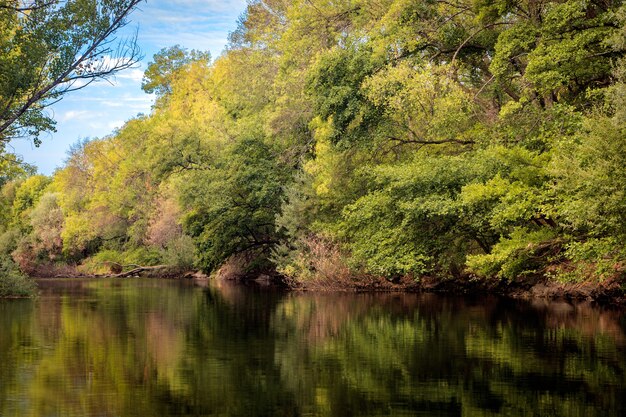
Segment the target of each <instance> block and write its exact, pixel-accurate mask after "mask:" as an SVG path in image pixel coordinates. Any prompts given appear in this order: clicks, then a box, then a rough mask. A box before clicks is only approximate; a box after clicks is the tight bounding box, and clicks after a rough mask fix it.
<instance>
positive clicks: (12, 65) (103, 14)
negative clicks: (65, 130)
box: [0, 0, 141, 144]
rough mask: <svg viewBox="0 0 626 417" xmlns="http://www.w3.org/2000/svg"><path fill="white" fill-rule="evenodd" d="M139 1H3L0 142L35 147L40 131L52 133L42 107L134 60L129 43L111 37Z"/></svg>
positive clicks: (0, 12) (0, 21)
mask: <svg viewBox="0 0 626 417" xmlns="http://www.w3.org/2000/svg"><path fill="white" fill-rule="evenodd" d="M140 2H141V0H107V1H93V0H69V1H45V2H42V1H23V2H21V1H20V2H18V1H3V3H2V7H0V51H2V53H0V102H2V103H3V105H2V110H1V111H0V143H5V142H7V141H8V140H9V139H10V138H12V137H16V136H31V137H33V138H34V141H35V144H38V143H39V139H38V135H39V133H40V132H42V131H47V130H48V131H49V130H53V129H54V120H53V119H52V118H51V117H50V116H49V115H47V114H46V113H45V112H44V111H43V109H44V108H45V107H46V106H47V105H49V104H51V103H52V102H54V101H56V100H59V99H60V98H62V97H63V95H64V94H66V93H68V92H70V91H75V90H78V89H81V88H83V87H84V86H85V85H86V84H89V83H91V82H93V81H95V80H100V79H107V78H109V77H111V76H112V75H114V74H115V73H117V72H118V71H120V70H123V69H126V68H129V67H132V66H133V65H134V64H135V63H136V62H137V61H138V59H139V58H140V57H139V55H140V53H139V50H138V48H137V45H136V44H135V42H134V40H133V39H127V40H119V41H116V39H115V34H116V32H118V31H119V29H121V28H122V27H124V26H125V25H126V23H127V20H126V19H127V17H128V15H129V14H130V13H131V12H132V11H133V10H134V9H135V8H136V7H137V6H138V4H139V3H140ZM116 43H117V45H116ZM85 83H86V84H85Z"/></svg>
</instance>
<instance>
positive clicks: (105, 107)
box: [8, 0, 246, 175]
mask: <svg viewBox="0 0 626 417" xmlns="http://www.w3.org/2000/svg"><path fill="white" fill-rule="evenodd" d="M245 8H246V0H223V1H222V0H147V1H146V2H143V3H141V5H140V7H139V9H137V10H135V11H134V12H133V13H132V14H131V15H130V16H129V24H128V25H127V26H126V27H125V28H124V29H123V31H121V32H119V33H118V35H117V36H118V38H120V37H124V36H132V35H133V34H134V33H135V31H137V42H138V44H139V46H140V48H141V50H142V54H143V55H144V58H143V60H142V61H141V62H140V63H139V65H138V66H137V67H136V68H132V69H128V70H126V71H123V72H120V73H118V74H117V76H116V77H115V78H114V79H110V80H109V81H110V82H106V81H101V82H98V83H93V84H91V85H89V86H87V87H86V88H84V89H82V90H79V91H76V92H73V93H69V94H67V95H66V96H64V98H63V99H62V100H61V101H60V102H58V103H56V104H54V105H53V106H51V107H49V108H48V112H49V113H50V115H51V116H52V117H53V118H54V119H55V120H56V122H57V125H56V130H57V131H56V132H50V133H44V134H42V135H41V136H40V139H41V140H42V144H41V145H40V146H39V147H38V148H36V147H35V146H34V145H33V143H32V141H31V140H29V139H17V140H14V141H12V142H11V143H10V144H9V148H8V150H10V151H13V152H15V153H16V154H18V155H21V156H22V157H23V158H24V161H25V162H28V163H30V164H33V165H35V166H37V167H38V170H39V172H40V173H42V174H45V175H49V174H51V173H53V172H54V170H55V169H56V168H59V167H61V166H62V165H63V163H64V161H65V159H66V158H67V151H68V150H69V148H70V146H71V145H72V144H74V143H76V142H78V141H79V140H83V139H86V138H89V139H91V138H99V137H104V136H106V135H108V134H110V133H112V132H113V131H114V130H115V129H116V128H119V127H121V126H122V125H123V124H124V122H125V121H127V120H129V119H131V118H133V117H135V116H137V115H138V114H140V113H144V114H147V113H149V112H150V108H151V106H152V104H153V102H154V97H153V96H151V95H148V94H146V93H144V92H143V90H142V89H141V80H142V77H143V72H144V70H145V69H146V67H147V65H148V63H149V62H150V61H152V57H153V55H154V54H155V53H157V52H158V51H159V50H161V49H162V48H165V47H168V46H173V45H181V46H183V47H185V48H188V49H196V50H200V51H207V50H208V51H210V52H211V56H212V57H213V58H215V57H217V56H219V55H220V54H221V53H222V51H223V49H224V47H225V46H226V42H227V39H228V34H229V33H230V32H232V31H233V30H235V29H236V27H237V19H238V18H239V16H240V15H241V14H242V13H243V12H244V10H245Z"/></svg>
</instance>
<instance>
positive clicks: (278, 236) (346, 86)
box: [0, 0, 626, 295]
mask: <svg viewBox="0 0 626 417" xmlns="http://www.w3.org/2000/svg"><path fill="white" fill-rule="evenodd" d="M1 36H3V35H2V34H0V37H1ZM625 52H626V7H625V5H624V4H623V2H622V1H617V0H615V1H612V0H425V1H412V0H333V1H330V0H253V1H251V2H250V3H249V5H248V7H247V10H246V12H245V13H244V14H243V15H242V16H241V18H240V21H239V23H238V29H237V30H236V31H234V32H232V33H231V35H230V38H229V43H228V46H227V48H226V50H225V52H224V53H223V54H221V55H220V56H219V57H216V58H212V57H211V56H209V54H208V53H206V52H203V51H195V50H188V49H186V48H185V47H184V46H180V45H175V46H171V47H169V48H165V49H163V50H162V51H161V52H159V53H158V54H157V55H155V56H154V58H153V60H152V62H151V63H150V65H149V66H148V69H147V70H146V72H145V74H144V81H143V89H144V90H145V91H146V92H147V93H154V94H156V96H157V99H156V102H155V104H154V106H153V109H152V111H151V113H150V114H146V115H140V116H138V117H136V118H134V119H132V120H129V121H128V122H126V124H125V125H124V126H123V127H122V128H120V129H118V130H116V131H115V132H113V133H112V134H111V135H109V136H106V137H102V138H93V139H89V140H83V141H79V142H77V143H76V144H75V145H74V146H73V147H72V148H71V150H70V151H69V153H68V157H67V161H66V163H65V165H64V166H63V167H62V168H60V169H58V170H57V171H56V172H55V173H54V174H53V175H51V176H43V175H37V174H36V169H35V168H33V167H31V166H28V165H26V164H23V163H21V161H20V159H19V157H16V156H15V155H12V154H11V153H10V152H9V150H7V149H6V148H5V149H4V150H3V152H2V154H1V155H0V156H1V157H2V158H1V159H0V186H1V193H0V207H1V208H0V275H1V276H2V280H0V295H5V294H7V293H10V292H11V291H12V292H13V293H20V291H21V292H23V293H27V292H28V291H30V290H31V285H32V283H30V281H29V280H28V279H26V278H25V275H28V276H57V275H64V274H66V275H73V274H103V273H111V272H116V271H117V272H121V271H122V270H125V269H129V268H133V267H135V266H137V265H142V266H151V265H152V266H154V265H168V266H171V267H175V268H178V269H180V270H181V271H188V270H196V269H198V270H201V271H203V272H204V273H207V274H219V275H220V276H222V277H226V278H245V277H257V276H259V275H260V274H265V275H269V276H271V277H276V278H277V279H280V280H282V281H283V282H285V283H287V284H288V285H289V286H291V287H294V288H305V289H349V288H356V287H367V286H368V285H373V284H372V283H380V282H383V283H385V282H389V283H399V282H404V283H406V282H419V280H421V279H423V278H424V277H439V279H445V280H449V281H451V282H455V281H456V280H467V279H470V280H495V281H498V282H515V281H516V280H520V279H525V278H528V277H541V279H545V280H551V281H557V282H582V281H592V282H599V283H600V282H604V281H606V280H618V281H619V280H621V279H623V278H624V276H625V275H626V274H625V271H626V245H625V242H626V61H625V59H624V54H625Z"/></svg>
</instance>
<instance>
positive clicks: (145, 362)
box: [0, 279, 626, 417]
mask: <svg viewBox="0 0 626 417" xmlns="http://www.w3.org/2000/svg"><path fill="white" fill-rule="evenodd" d="M40 287H41V291H42V293H41V296H40V297H39V298H38V299H36V300H5V301H0V416H2V417H13V416H19V417H53V416H54V417H56V416H59V417H71V416H81V417H85V416H107V417H108V416H111V417H113V416H119V417H126V416H142V417H147V416H155V417H156V416H158V417H167V416H242V417H244V416H245V417H251V416H341V417H348V416H496V415H502V416H564V417H565V416H566V417H576V416H581V417H582V416H585V417H591V416H624V415H626V373H625V372H626V336H625V335H626V333H625V332H626V314H625V312H624V311H623V310H613V309H607V308H596V307H592V306H590V305H588V304H569V303H566V302H548V301H543V300H536V301H512V300H506V299H499V298H490V297H486V298H459V297H444V296H437V295H432V294H426V295H417V294H335V293H328V294H311V293H285V292H279V291H275V290H268V289H260V288H252V287H245V286H232V285H212V286H209V287H208V288H202V287H200V286H196V285H194V284H193V283H192V282H190V281H173V280H155V279H152V280H149V279H117V280H113V279H102V280H77V279H74V280H46V281H41V282H40Z"/></svg>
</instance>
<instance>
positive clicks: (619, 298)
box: [30, 268, 626, 306]
mask: <svg viewBox="0 0 626 417" xmlns="http://www.w3.org/2000/svg"><path fill="white" fill-rule="evenodd" d="M166 271H167V273H163V272H164V269H163V268H159V269H157V270H154V271H151V270H149V269H146V270H143V271H138V273H137V274H133V275H129V274H127V273H124V274H64V275H58V276H36V275H34V276H30V278H32V279H36V280H46V279H60V278H68V279H98V278H129V277H143V278H153V279H159V278H162V279H196V280H198V279H200V280H205V281H209V280H216V281H222V282H230V283H233V284H234V283H237V284H243V285H256V286H259V287H269V286H272V287H278V288H283V289H285V290H286V291H293V292H320V293H324V292H328V293H332V292H356V293H367V292H372V293H375V292H407V293H436V294H450V295H472V296H475V295H498V296H503V297H507V298H512V299H549V300H569V301H588V302H595V303H598V304H602V305H616V306H623V305H626V280H624V279H621V280H620V279H615V278H611V279H606V280H604V281H584V282H576V283H565V282H558V281H554V280H550V279H549V278H546V277H542V276H535V277H528V278H521V279H518V280H515V281H511V282H509V281H507V280H498V279H479V278H474V277H460V278H437V277H422V278H420V279H418V280H414V279H410V278H403V279H400V280H397V281H395V282H394V281H389V280H386V279H382V278H373V277H360V278H359V279H355V280H353V281H351V282H349V283H346V282H341V283H333V282H332V281H330V280H329V281H326V282H325V283H323V284H320V283H314V284H312V285H307V284H303V283H294V281H290V280H289V279H287V278H286V277H283V276H280V275H276V274H271V275H268V274H258V275H254V276H245V277H237V278H224V277H219V276H217V277H216V276H208V275H206V274H204V273H202V272H200V271H194V270H190V271H180V270H177V271H174V270H166Z"/></svg>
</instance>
